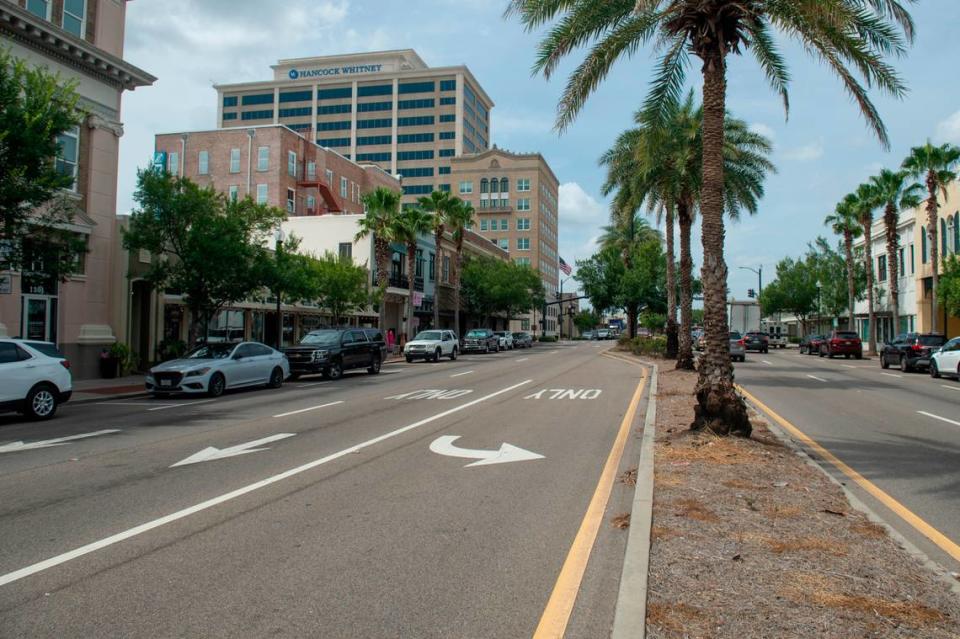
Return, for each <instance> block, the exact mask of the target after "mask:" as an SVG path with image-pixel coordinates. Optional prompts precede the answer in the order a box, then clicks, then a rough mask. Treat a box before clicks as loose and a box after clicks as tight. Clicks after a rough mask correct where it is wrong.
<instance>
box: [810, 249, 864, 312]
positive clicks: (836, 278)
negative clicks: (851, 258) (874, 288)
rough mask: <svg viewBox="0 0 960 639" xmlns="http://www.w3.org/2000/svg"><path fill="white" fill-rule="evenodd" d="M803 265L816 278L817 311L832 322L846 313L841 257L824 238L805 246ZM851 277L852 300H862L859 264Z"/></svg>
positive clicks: (847, 301)
mask: <svg viewBox="0 0 960 639" xmlns="http://www.w3.org/2000/svg"><path fill="white" fill-rule="evenodd" d="M804 263H805V264H806V266H807V268H809V269H811V270H812V271H813V273H814V275H815V277H816V280H815V281H814V284H816V282H820V308H821V309H822V312H823V313H824V314H825V315H828V316H830V317H832V318H834V319H839V318H840V316H841V315H843V314H844V313H846V312H848V311H849V310H850V306H849V302H850V298H849V290H848V287H847V284H848V282H847V273H846V259H845V258H844V255H843V254H842V253H841V252H840V251H838V250H836V249H834V248H833V247H832V246H830V243H829V242H828V241H827V240H826V239H824V238H822V237H818V238H817V239H816V240H814V241H813V242H811V243H810V244H809V245H808V250H807V254H806V257H805V262H804ZM853 276H854V288H853V296H854V300H855V301H856V300H858V299H863V292H864V288H865V285H866V274H865V272H864V268H863V266H862V265H857V267H856V268H855V269H854V273H853ZM851 330H853V329H851Z"/></svg>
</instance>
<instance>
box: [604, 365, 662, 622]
mask: <svg viewBox="0 0 960 639" xmlns="http://www.w3.org/2000/svg"><path fill="white" fill-rule="evenodd" d="M658 369H659V367H658V366H657V365H656V364H654V365H653V367H652V373H651V375H650V390H649V392H648V394H647V416H646V418H645V420H644V422H643V439H642V440H641V442H640V462H639V464H638V466H637V486H636V489H635V490H634V493H633V505H632V508H631V511H630V533H629V535H628V536H627V549H626V552H625V553H624V559H623V572H622V573H621V575H620V592H619V594H618V595H617V607H616V609H615V610H614V615H613V632H612V633H611V634H610V637H611V639H627V638H630V639H643V637H644V636H645V635H646V624H647V571H648V569H649V565H650V528H651V526H652V524H653V453H654V450H653V444H654V438H655V437H656V434H657V431H656V428H657V373H658Z"/></svg>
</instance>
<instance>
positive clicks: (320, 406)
mask: <svg viewBox="0 0 960 639" xmlns="http://www.w3.org/2000/svg"><path fill="white" fill-rule="evenodd" d="M342 403H343V400H339V401H336V402H328V403H326V404H320V405H319V406H311V407H310V408H301V409H300V410H292V411H290V412H287V413H280V414H279V415H274V417H289V416H290V415H299V414H300V413H306V412H308V411H311V410H317V409H318V408H326V407H327V406H336V405H337V404H342Z"/></svg>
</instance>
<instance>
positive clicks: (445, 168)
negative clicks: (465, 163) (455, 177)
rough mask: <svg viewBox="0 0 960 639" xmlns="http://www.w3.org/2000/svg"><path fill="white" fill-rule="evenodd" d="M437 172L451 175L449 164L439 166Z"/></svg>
mask: <svg viewBox="0 0 960 639" xmlns="http://www.w3.org/2000/svg"><path fill="white" fill-rule="evenodd" d="M437 173H439V174H440V175H450V167H449V166H441V167H437Z"/></svg>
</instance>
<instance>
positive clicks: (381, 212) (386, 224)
mask: <svg viewBox="0 0 960 639" xmlns="http://www.w3.org/2000/svg"><path fill="white" fill-rule="evenodd" d="M400 197H401V196H400V192H399V191H392V190H390V189H388V188H386V187H383V186H381V187H377V189H376V190H374V191H371V192H370V193H365V194H364V195H363V197H362V198H361V200H362V202H363V208H364V215H363V217H362V218H360V221H359V222H358V224H357V225H358V226H359V227H360V230H359V231H357V236H356V238H354V239H355V240H362V239H363V238H365V237H367V236H368V235H369V236H372V237H373V256H374V262H376V266H377V288H378V289H379V290H380V295H379V297H380V316H379V317H380V319H379V324H377V326H379V327H380V330H383V329H384V324H386V319H387V285H388V284H389V283H390V242H391V241H392V239H393V238H392V236H391V231H392V229H393V220H394V218H395V217H396V216H397V214H398V213H399V211H400Z"/></svg>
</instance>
